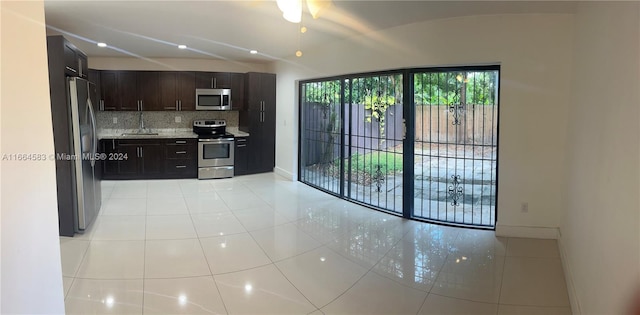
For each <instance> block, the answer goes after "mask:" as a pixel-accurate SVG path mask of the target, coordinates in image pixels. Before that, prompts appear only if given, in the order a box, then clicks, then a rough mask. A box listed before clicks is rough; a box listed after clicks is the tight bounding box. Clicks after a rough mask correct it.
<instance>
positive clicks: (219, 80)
mask: <svg viewBox="0 0 640 315" xmlns="http://www.w3.org/2000/svg"><path fill="white" fill-rule="evenodd" d="M213 88H214V89H230V88H231V74H230V73H229V72H213Z"/></svg>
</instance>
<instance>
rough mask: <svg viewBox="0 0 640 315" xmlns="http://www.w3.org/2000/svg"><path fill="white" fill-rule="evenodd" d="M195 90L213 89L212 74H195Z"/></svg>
mask: <svg viewBox="0 0 640 315" xmlns="http://www.w3.org/2000/svg"><path fill="white" fill-rule="evenodd" d="M196 89H213V72H196ZM194 92H195V91H194ZM194 96H195V95H194Z"/></svg>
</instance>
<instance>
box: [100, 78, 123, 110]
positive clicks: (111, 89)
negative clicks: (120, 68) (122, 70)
mask: <svg viewBox="0 0 640 315" xmlns="http://www.w3.org/2000/svg"><path fill="white" fill-rule="evenodd" d="M100 100H101V101H102V110H118V107H119V106H118V105H119V103H120V99H119V93H118V74H117V72H115V71H100Z"/></svg>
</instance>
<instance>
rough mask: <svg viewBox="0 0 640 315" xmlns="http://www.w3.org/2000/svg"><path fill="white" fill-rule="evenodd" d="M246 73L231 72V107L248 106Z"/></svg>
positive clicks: (242, 107)
mask: <svg viewBox="0 0 640 315" xmlns="http://www.w3.org/2000/svg"><path fill="white" fill-rule="evenodd" d="M244 94H245V92H244V73H232V74H231V109H232V110H244V109H246V107H247V104H246V101H245V96H244Z"/></svg>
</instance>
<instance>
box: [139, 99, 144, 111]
mask: <svg viewBox="0 0 640 315" xmlns="http://www.w3.org/2000/svg"><path fill="white" fill-rule="evenodd" d="M143 109H144V103H143V102H142V100H140V110H141V111H142V110H143Z"/></svg>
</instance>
